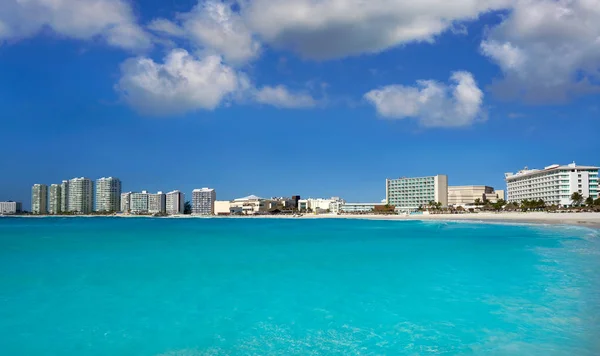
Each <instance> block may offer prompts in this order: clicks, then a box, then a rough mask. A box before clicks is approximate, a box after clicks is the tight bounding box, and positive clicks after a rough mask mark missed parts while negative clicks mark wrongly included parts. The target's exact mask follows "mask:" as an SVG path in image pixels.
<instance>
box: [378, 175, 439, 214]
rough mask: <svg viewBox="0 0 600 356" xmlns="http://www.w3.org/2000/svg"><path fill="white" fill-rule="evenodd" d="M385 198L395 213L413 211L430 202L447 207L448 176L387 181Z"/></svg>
mask: <svg viewBox="0 0 600 356" xmlns="http://www.w3.org/2000/svg"><path fill="white" fill-rule="evenodd" d="M385 197H386V202H387V203H388V204H390V205H393V206H395V207H396V210H397V211H415V210H417V209H418V208H419V207H420V206H424V205H427V204H429V202H431V201H434V202H436V203H442V206H448V176H447V175H443V174H440V175H436V176H430V177H418V178H398V179H387V180H386V184H385Z"/></svg>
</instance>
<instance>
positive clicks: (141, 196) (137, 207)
mask: <svg viewBox="0 0 600 356" xmlns="http://www.w3.org/2000/svg"><path fill="white" fill-rule="evenodd" d="M148 195H149V194H148V192H147V191H145V190H142V192H141V193H131V205H130V210H131V212H132V213H134V214H145V213H147V212H148Z"/></svg>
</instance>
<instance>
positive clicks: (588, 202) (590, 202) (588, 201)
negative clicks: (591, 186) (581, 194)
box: [585, 197, 594, 208]
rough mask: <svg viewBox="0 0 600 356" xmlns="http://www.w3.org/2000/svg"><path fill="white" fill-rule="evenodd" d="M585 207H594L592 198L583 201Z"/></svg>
mask: <svg viewBox="0 0 600 356" xmlns="http://www.w3.org/2000/svg"><path fill="white" fill-rule="evenodd" d="M585 205H587V206H588V207H590V208H591V207H592V206H594V198H592V197H587V199H586V200H585Z"/></svg>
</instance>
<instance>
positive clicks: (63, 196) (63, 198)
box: [60, 180, 69, 212]
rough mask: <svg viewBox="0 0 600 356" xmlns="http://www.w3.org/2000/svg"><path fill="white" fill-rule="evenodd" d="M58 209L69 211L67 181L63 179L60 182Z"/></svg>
mask: <svg viewBox="0 0 600 356" xmlns="http://www.w3.org/2000/svg"><path fill="white" fill-rule="evenodd" d="M60 211H62V212H65V211H69V181H68V180H63V181H62V183H61V184H60Z"/></svg>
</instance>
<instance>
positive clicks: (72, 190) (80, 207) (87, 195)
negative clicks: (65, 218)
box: [69, 177, 94, 214]
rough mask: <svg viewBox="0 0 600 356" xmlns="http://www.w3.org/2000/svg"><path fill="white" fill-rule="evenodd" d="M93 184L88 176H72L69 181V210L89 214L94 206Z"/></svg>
mask: <svg viewBox="0 0 600 356" xmlns="http://www.w3.org/2000/svg"><path fill="white" fill-rule="evenodd" d="M93 191H94V184H93V183H92V181H91V180H90V179H88V178H84V177H81V178H73V179H71V180H70V181H69V211H70V212H74V213H78V214H89V213H91V212H92V210H93V207H94V195H93Z"/></svg>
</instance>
